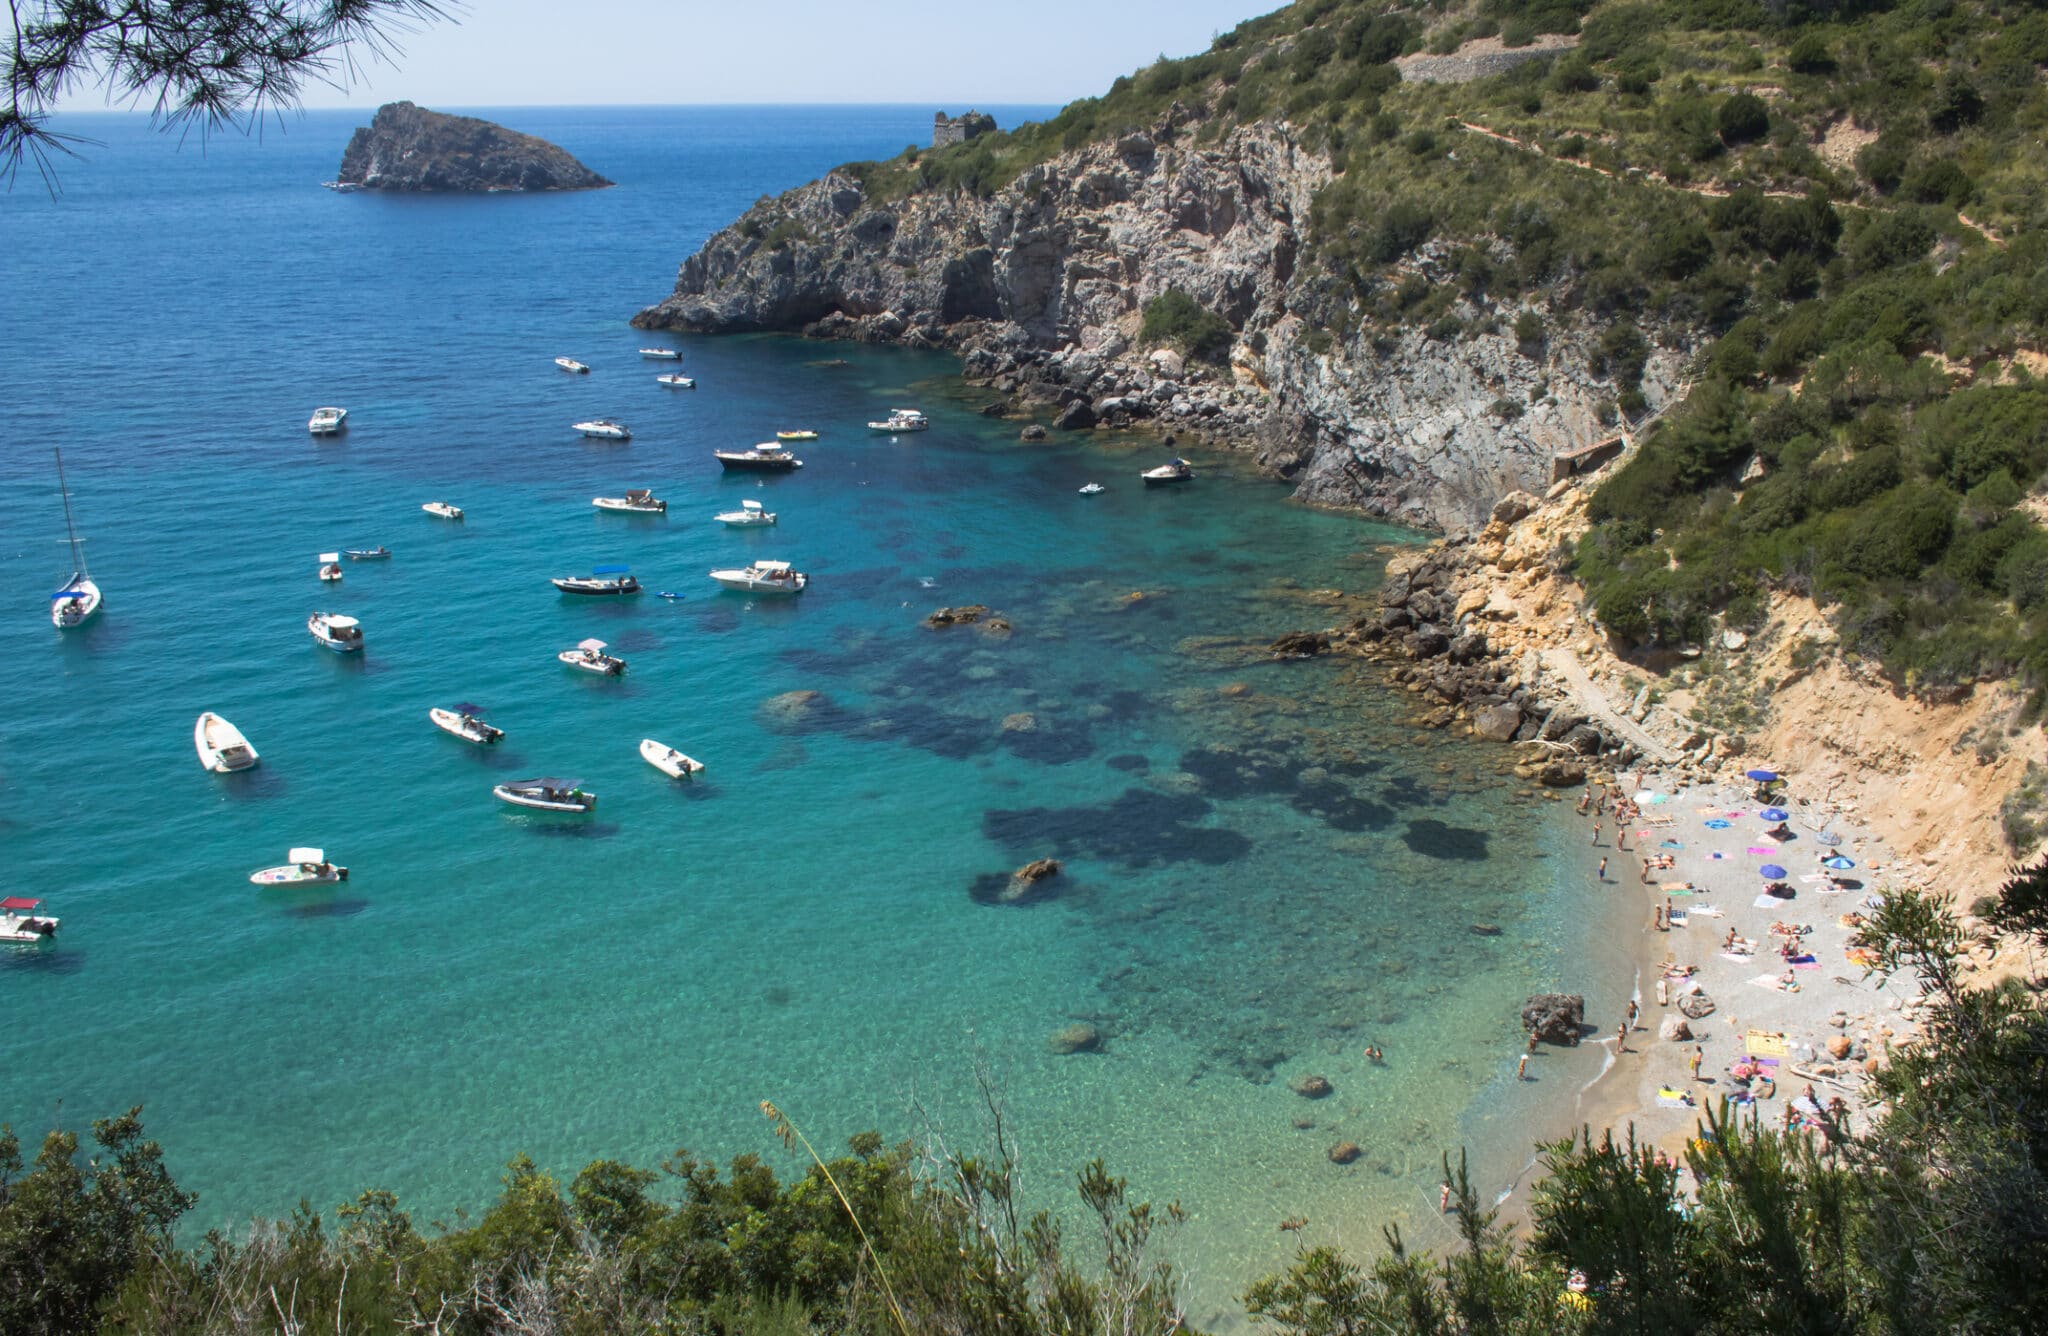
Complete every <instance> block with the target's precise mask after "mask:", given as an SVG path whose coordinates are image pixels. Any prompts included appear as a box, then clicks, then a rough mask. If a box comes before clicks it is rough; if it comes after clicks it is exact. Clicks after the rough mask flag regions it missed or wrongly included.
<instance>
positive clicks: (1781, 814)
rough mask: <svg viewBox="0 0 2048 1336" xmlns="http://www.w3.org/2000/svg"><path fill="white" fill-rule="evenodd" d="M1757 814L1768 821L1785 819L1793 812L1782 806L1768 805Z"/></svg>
mask: <svg viewBox="0 0 2048 1336" xmlns="http://www.w3.org/2000/svg"><path fill="white" fill-rule="evenodd" d="M1757 815H1758V816H1760V817H1762V818H1763V819H1764V820H1766V821H1783V820H1784V819H1785V818H1786V817H1788V816H1790V815H1791V813H1790V812H1787V811H1786V810H1785V809H1784V808H1782V807H1766V808H1765V809H1764V810H1763V811H1761V812H1758V813H1757Z"/></svg>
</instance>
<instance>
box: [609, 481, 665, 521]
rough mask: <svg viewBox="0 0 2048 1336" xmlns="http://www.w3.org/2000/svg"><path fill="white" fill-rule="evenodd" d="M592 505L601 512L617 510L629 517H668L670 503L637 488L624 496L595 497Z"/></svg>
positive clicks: (646, 490)
mask: <svg viewBox="0 0 2048 1336" xmlns="http://www.w3.org/2000/svg"><path fill="white" fill-rule="evenodd" d="M590 504H591V505H593V506H596V507H597V508H598V509H599V510H616V511H621V512H624V513H625V514H628V515H666V514H667V513H668V502H666V501H664V500H662V499H661V498H660V497H658V496H656V495H655V494H654V493H653V492H651V491H649V490H648V489H647V488H645V487H635V488H632V489H631V490H629V491H628V492H627V493H626V494H625V495H624V496H593V497H591V498H590Z"/></svg>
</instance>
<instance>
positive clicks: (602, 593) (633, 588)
mask: <svg viewBox="0 0 2048 1336" xmlns="http://www.w3.org/2000/svg"><path fill="white" fill-rule="evenodd" d="M548 583H549V584H551V585H553V586H554V587H555V588H557V589H559V590H561V591H562V592H563V593H565V594H575V595H577V596H579V597H582V598H629V597H631V596H632V595H634V594H637V593H639V592H640V582H639V581H638V580H631V581H626V582H622V583H617V584H614V583H609V582H607V583H605V584H593V583H591V582H589V581H586V580H550V581H548Z"/></svg>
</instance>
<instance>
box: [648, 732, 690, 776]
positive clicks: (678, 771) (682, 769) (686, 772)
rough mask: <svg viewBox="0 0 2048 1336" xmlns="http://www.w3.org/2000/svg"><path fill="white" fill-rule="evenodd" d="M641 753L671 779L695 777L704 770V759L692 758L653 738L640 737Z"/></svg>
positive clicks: (650, 763) (649, 762)
mask: <svg viewBox="0 0 2048 1336" xmlns="http://www.w3.org/2000/svg"><path fill="white" fill-rule="evenodd" d="M640 755H641V758H642V759H644V760H645V761H646V762H647V764H649V765H651V766H653V767H654V768H655V769H656V770H659V771H661V773H662V774H664V775H667V776H668V777H669V778H670V779H694V778H696V777H697V776H698V775H699V774H701V773H702V772H703V770H704V763H703V762H702V761H697V760H692V759H691V758H690V757H687V756H685V755H683V754H682V753H681V752H679V751H677V750H676V749H675V748H674V747H670V746H668V745H666V744H664V743H660V742H656V741H655V740H654V739H653V738H642V739H640Z"/></svg>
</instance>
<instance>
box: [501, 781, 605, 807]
mask: <svg viewBox="0 0 2048 1336" xmlns="http://www.w3.org/2000/svg"><path fill="white" fill-rule="evenodd" d="M582 782H583V781H581V780H577V779H555V778H553V777H551V776H542V777H540V778H538V779H515V780H512V781H511V782H510V783H506V784H499V785H497V786H496V787H494V788H492V790H491V796H493V797H495V798H496V799H497V800H498V801H499V802H502V803H510V804H512V805H513V806H514V807H531V808H535V809H536V810H538V811H542V812H588V811H589V810H590V809H591V808H593V807H595V806H597V795H596V794H594V793H590V792H587V791H586V790H584V789H583V788H582V787H580V786H581V784H582Z"/></svg>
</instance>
